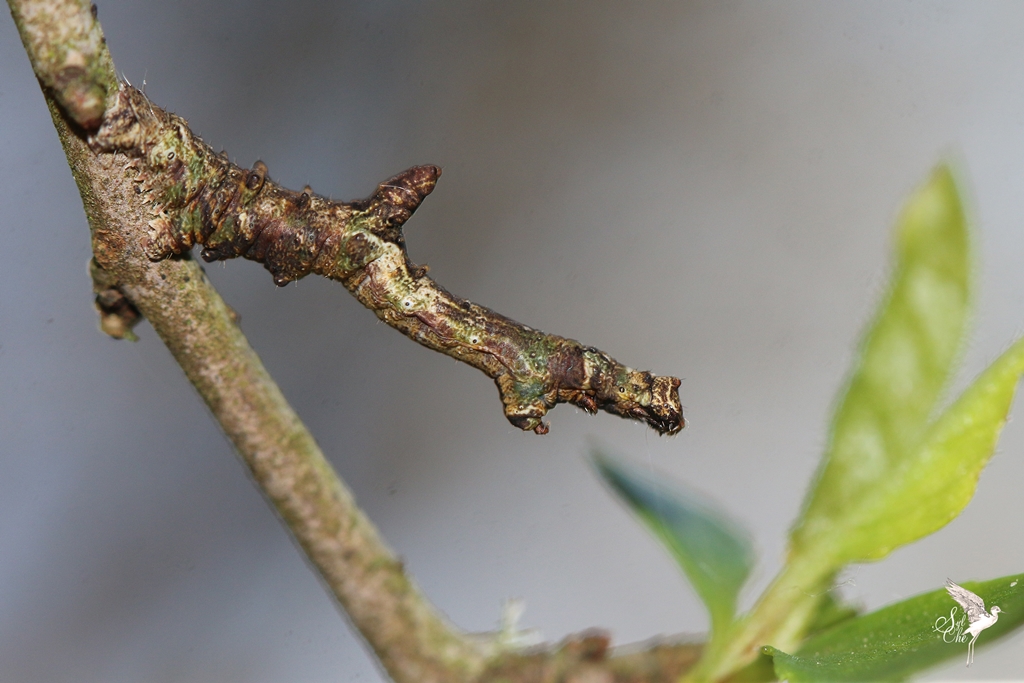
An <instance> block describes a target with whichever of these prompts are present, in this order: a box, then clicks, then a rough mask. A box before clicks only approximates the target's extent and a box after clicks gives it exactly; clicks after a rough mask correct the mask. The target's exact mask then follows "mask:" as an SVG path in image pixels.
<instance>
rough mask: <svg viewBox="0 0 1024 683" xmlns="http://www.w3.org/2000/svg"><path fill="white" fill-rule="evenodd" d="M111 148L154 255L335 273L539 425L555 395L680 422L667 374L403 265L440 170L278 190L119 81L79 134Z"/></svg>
mask: <svg viewBox="0 0 1024 683" xmlns="http://www.w3.org/2000/svg"><path fill="white" fill-rule="evenodd" d="M90 143H91V144H92V146H93V148H94V149H96V150H97V151H107V152H121V153H124V154H125V155H126V156H127V157H128V158H129V162H128V167H129V168H131V169H133V170H134V171H136V172H137V175H136V177H135V181H136V182H137V186H136V187H137V191H138V192H139V193H140V194H143V195H145V197H144V201H145V202H146V204H147V206H149V207H150V209H151V210H152V213H153V220H152V221H151V222H150V233H149V241H148V244H147V245H146V253H147V255H148V256H149V257H150V258H151V259H153V260H160V259H164V258H167V257H169V256H172V255H176V254H184V253H186V252H188V251H189V250H190V249H191V248H192V246H193V245H195V244H201V245H202V246H203V250H202V256H203V258H204V259H205V260H207V261H214V260H222V259H229V258H234V257H236V256H242V257H245V258H247V259H251V260H254V261H258V262H260V263H262V264H263V265H264V266H265V267H266V269H267V270H269V271H270V273H271V275H273V277H274V282H275V283H276V284H277V285H279V286H283V285H286V284H288V283H289V282H291V281H292V280H297V279H299V278H301V277H303V276H305V275H308V274H309V273H317V274H318V275H323V276H324V277H328V278H331V279H333V280H337V281H339V282H341V283H342V284H343V285H344V286H345V287H346V288H347V289H348V290H349V291H350V292H352V294H354V295H355V297H356V298H357V299H359V301H361V302H362V303H363V304H364V305H365V306H366V307H367V308H370V309H371V310H373V311H374V313H376V314H377V316H378V317H379V318H380V319H381V320H383V321H385V322H386V323H388V324H389V325H391V326H392V327H394V328H396V329H398V330H400V331H401V332H403V333H404V334H405V335H407V336H408V337H410V338H412V339H414V340H416V341H418V342H419V343H421V344H423V345H424V346H427V347H429V348H431V349H434V350H436V351H440V352H441V353H445V354H447V355H449V356H452V357H454V358H457V359H458V360H461V361H464V362H466V363H469V364H470V365H472V366H474V367H476V368H479V369H480V370H482V371H483V372H484V373H486V374H487V375H488V376H489V377H491V378H492V379H494V381H495V383H496V384H497V385H498V390H499V392H500V393H501V400H502V403H503V404H504V406H505V416H506V417H507V418H508V420H509V421H510V422H511V423H512V424H513V425H515V426H516V427H519V428H520V429H524V430H533V431H534V432H536V433H538V434H545V433H547V431H548V426H547V424H545V423H544V422H543V421H542V419H541V418H542V417H543V416H544V415H545V413H547V411H548V410H549V409H550V408H552V407H554V406H555V404H557V403H562V402H565V403H573V404H575V405H577V406H580V407H581V408H583V409H584V410H586V411H587V412H589V413H595V412H596V411H597V410H598V409H602V410H605V411H607V412H610V413H614V414H616V415H620V416H622V417H626V418H632V419H638V420H643V421H645V422H647V423H648V424H649V425H651V426H652V427H653V428H654V429H655V430H657V431H658V433H660V434H676V433H677V432H679V431H680V430H681V429H682V428H683V426H684V425H685V421H684V420H683V412H682V406H681V405H680V402H679V380H678V379H676V378H674V377H657V376H654V375H652V374H651V373H649V372H639V371H636V370H632V369H631V368H627V367H625V366H623V365H622V364H620V363H618V362H617V361H615V360H614V359H612V358H611V357H610V356H608V354H606V353H604V352H602V351H599V350H597V349H595V348H594V347H590V346H583V345H582V344H580V343H579V342H576V341H573V340H572V339H566V338H564V337H559V336H556V335H550V334H545V333H543V332H540V331H538V330H534V329H532V328H530V327H527V326H525V325H521V324H519V323H517V322H515V321H514V320H510V319H509V318H506V317H504V316H502V315H500V314H498V313H495V312H494V311H492V310H490V309H488V308H485V307H483V306H478V305H477V304H474V303H472V302H470V301H467V300H465V299H462V298H460V297H457V296H455V295H453V294H450V293H449V292H448V291H446V290H445V289H444V288H443V287H441V286H440V285H438V284H437V283H436V282H434V281H433V280H432V279H430V278H429V277H427V274H426V270H427V269H426V268H423V267H418V266H416V265H414V264H413V263H412V262H411V261H410V260H409V258H408V255H407V253H406V249H405V238H404V236H403V234H402V224H403V223H405V221H407V220H408V219H409V217H410V216H411V215H412V213H413V211H415V210H416V207H418V206H419V204H420V202H422V201H423V198H424V197H426V196H427V195H428V194H430V192H431V190H433V189H434V185H435V183H436V182H437V179H438V177H439V176H440V174H441V170H440V169H439V168H437V167H436V166H416V167H413V168H410V169H409V170H407V171H404V172H402V173H400V174H398V175H397V176H395V177H394V178H391V179H390V180H387V181H385V182H384V183H381V184H380V185H379V186H378V187H377V191H376V192H375V193H374V194H373V196H371V197H370V198H369V199H365V200H362V201H355V202H349V203H341V202H335V201H332V200H329V199H327V198H325V197H321V196H318V195H316V194H313V193H312V192H311V191H310V190H309V189H308V188H306V190H305V191H303V192H293V191H291V190H287V189H285V188H283V187H281V186H279V185H277V184H276V183H274V182H272V181H271V180H270V179H269V178H268V177H267V168H266V166H264V165H263V164H262V163H261V162H257V163H256V165H255V166H254V167H253V168H252V169H250V170H246V169H242V168H240V167H238V166H235V165H234V164H232V163H230V162H229V161H228V160H227V159H226V158H225V157H224V156H221V155H218V154H215V153H214V152H213V150H212V149H211V148H210V147H209V146H208V145H207V144H206V143H205V142H203V141H202V140H201V139H200V138H199V137H197V136H196V135H194V134H193V133H192V131H191V130H189V128H188V125H187V123H186V122H185V120H184V119H182V118H180V117H178V116H176V115H174V114H170V113H168V112H165V111H163V110H161V109H159V108H158V107H156V106H154V105H153V104H152V103H151V102H150V101H149V100H148V99H147V98H146V96H145V95H143V94H142V93H141V92H139V91H138V90H136V89H135V88H133V87H132V86H130V85H128V84H122V85H121V88H120V90H119V92H118V95H117V98H116V103H115V104H114V105H113V106H112V107H110V108H109V109H108V111H107V112H106V113H105V115H104V120H103V124H102V126H101V127H100V129H99V131H98V132H97V133H96V134H95V135H94V136H93V137H92V138H91V139H90Z"/></svg>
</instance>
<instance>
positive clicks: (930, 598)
mask: <svg viewBox="0 0 1024 683" xmlns="http://www.w3.org/2000/svg"><path fill="white" fill-rule="evenodd" d="M964 587H965V588H967V589H969V590H971V591H973V592H975V593H977V594H978V595H979V596H981V597H982V598H983V599H984V600H985V606H986V607H987V608H988V609H990V610H991V608H992V607H993V606H994V605H998V606H999V608H1000V609H1001V610H1003V612H1002V614H1000V615H999V621H997V622H996V623H995V625H994V626H991V627H989V628H988V629H986V630H985V631H983V632H982V633H981V635H980V636H979V637H978V642H977V645H981V646H984V645H988V644H989V643H992V642H994V641H995V640H997V639H999V638H1001V637H1002V636H1005V635H1006V634H1008V633H1010V632H1011V631H1013V630H1014V629H1016V628H1019V627H1020V626H1021V625H1022V624H1024V574H1018V575H1015V576H1006V577H1003V578H1001V579H994V580H992V581H985V582H981V583H975V582H970V583H965V584H964ZM963 616H964V614H963V610H962V609H961V608H960V607H959V606H958V605H957V604H956V603H955V602H954V601H953V599H952V598H951V597H949V594H948V593H946V590H945V589H939V590H936V591H932V592H930V593H924V594H922V595H918V596H916V597H913V598H910V599H909V600H905V601H903V602H900V603H897V604H895V605H890V606H888V607H885V608H883V609H880V610H878V611H877V612H872V613H871V614H867V615H864V616H862V617H857V618H855V619H851V620H848V621H845V622H843V623H842V624H841V625H839V626H837V627H835V628H833V629H830V630H829V631H826V632H825V633H822V634H821V635H819V636H817V637H814V638H811V639H810V640H808V641H807V642H805V643H804V644H803V645H802V646H801V647H800V650H799V651H798V652H797V653H796V654H795V655H790V654H786V653H785V652H782V651H781V650H777V649H775V648H773V647H767V648H765V652H766V653H768V654H770V655H771V656H772V657H773V658H774V660H775V673H776V675H777V676H778V677H779V680H789V681H790V682H791V683H797V682H798V681H894V680H902V679H903V678H906V677H907V676H909V675H910V674H913V673H915V672H918V671H921V670H922V669H926V668H928V667H931V666H934V665H936V664H939V663H940V662H943V661H945V660H947V659H951V658H959V657H962V658H963V660H964V663H966V661H967V642H966V641H964V642H955V640H956V639H955V635H956V633H955V630H956V629H955V628H954V630H952V631H949V632H947V633H945V634H943V633H942V631H941V629H944V628H946V627H948V625H949V623H950V618H951V617H952V619H953V620H954V621H959V620H962V619H963ZM964 630H966V629H964ZM967 639H968V640H970V636H968V638H967ZM979 656H980V655H979ZM976 659H977V658H976Z"/></svg>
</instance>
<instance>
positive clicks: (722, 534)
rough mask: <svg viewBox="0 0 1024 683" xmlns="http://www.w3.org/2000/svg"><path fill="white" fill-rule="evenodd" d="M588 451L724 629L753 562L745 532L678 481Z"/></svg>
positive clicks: (714, 624)
mask: <svg viewBox="0 0 1024 683" xmlns="http://www.w3.org/2000/svg"><path fill="white" fill-rule="evenodd" d="M592 454H593V459H594V464H595V465H596V467H597V471H598V473H600V475H601V476H602V478H604V480H605V481H606V482H607V483H608V485H609V486H611V488H612V490H613V491H615V492H616V493H617V494H619V495H620V496H621V497H622V498H623V500H625V501H626V503H628V504H629V506H630V507H631V508H632V509H633V510H634V511H635V512H636V513H637V514H638V515H639V516H640V519H642V520H643V521H644V523H645V524H647V526H648V527H650V529H651V531H653V532H654V535H655V536H657V537H658V539H660V540H661V542H662V543H664V544H665V546H666V547H667V548H668V550H669V551H670V552H671V553H672V555H673V557H675V559H676V561H677V562H679V565H680V566H681V567H682V568H683V571H684V572H685V573H686V576H687V578H689V580H690V583H691V584H693V587H694V589H695V590H696V591H697V595H699V596H700V598H701V600H703V601H704V604H705V605H706V606H707V608H708V612H709V613H710V614H711V631H712V634H717V633H724V632H725V630H726V627H727V626H728V625H729V624H730V623H731V622H732V618H733V615H734V614H735V612H736V598H737V596H738V594H739V591H740V588H742V587H743V583H744V581H746V579H747V576H748V575H749V574H750V569H751V567H752V566H753V561H754V552H753V550H752V548H751V542H750V536H749V534H748V533H747V532H746V531H744V530H743V529H742V528H741V527H740V526H739V525H737V524H736V523H735V522H732V521H731V520H730V519H728V517H727V516H726V515H725V513H724V512H722V511H721V510H720V509H718V508H717V507H715V506H714V505H713V504H711V503H710V502H709V501H707V500H704V499H702V498H701V497H700V496H698V495H697V494H696V493H694V492H692V491H688V490H686V489H684V488H683V487H682V486H681V485H679V484H676V483H673V484H672V485H671V486H670V485H668V484H667V483H666V481H665V478H664V477H661V476H658V477H655V476H653V474H652V473H650V472H647V471H644V470H642V469H640V468H639V467H635V466H633V465H630V464H628V463H626V462H625V461H624V460H619V459H616V458H612V457H610V456H608V455H606V454H603V453H601V452H599V451H597V450H594V451H593V453H592Z"/></svg>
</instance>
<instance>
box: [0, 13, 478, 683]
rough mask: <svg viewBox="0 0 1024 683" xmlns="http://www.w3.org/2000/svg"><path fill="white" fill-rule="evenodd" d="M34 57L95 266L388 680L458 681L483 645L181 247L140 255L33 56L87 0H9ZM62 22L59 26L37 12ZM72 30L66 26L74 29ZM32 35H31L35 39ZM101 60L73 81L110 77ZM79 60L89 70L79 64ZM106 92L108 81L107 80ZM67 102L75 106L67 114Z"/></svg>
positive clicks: (138, 242) (133, 227)
mask: <svg viewBox="0 0 1024 683" xmlns="http://www.w3.org/2000/svg"><path fill="white" fill-rule="evenodd" d="M10 4H11V9H12V14H13V16H14V18H15V21H16V23H17V24H18V28H19V31H20V33H21V35H22V40H23V42H24V43H25V45H26V50H27V52H28V54H29V57H30V58H31V59H32V61H33V67H34V68H35V70H36V73H37V74H43V75H41V76H40V81H41V82H42V84H43V91H44V93H45V94H46V96H47V102H48V104H49V106H50V111H51V114H52V115H53V120H54V125H55V126H56V128H57V132H58V134H59V135H60V139H61V143H62V144H63V145H64V150H65V152H66V154H67V157H68V162H69V164H70V166H71V169H72V172H73V173H74V175H75V180H76V181H77V183H78V187H79V191H80V192H81V195H82V201H83V203H84V205H85V209H86V214H87V216H88V218H89V225H90V227H91V230H92V236H93V253H94V261H95V265H94V268H93V270H94V273H96V274H97V278H98V279H99V280H102V281H104V282H102V284H103V285H104V287H103V289H104V291H109V290H111V289H116V290H117V291H119V292H121V293H123V295H124V296H126V297H127V298H128V299H129V300H130V301H131V303H132V304H133V305H134V307H135V308H137V309H138V311H139V312H141V313H142V315H144V316H145V317H146V318H147V319H148V320H149V321H150V323H151V324H152V325H153V328H154V330H156V332H157V334H158V335H159V336H160V338H161V339H162V340H163V341H164V343H165V344H166V345H167V347H168V349H170V351H171V353H172V354H173V355H174V358H175V360H176V361H177V362H178V364H179V365H181V367H182V369H183V370H184V371H185V374H186V375H187V376H188V379H189V381H191V382H192V384H193V385H194V386H195V387H196V389H197V390H198V391H199V393H200V395H201V396H202V397H203V399H204V400H205V401H206V403H207V405H208V406H209V407H210V410H211V411H212V412H213V415H214V417H215V418H216V419H217V421H218V422H219V423H220V425H221V427H222V428H223V430H224V431H225V433H226V434H227V435H228V437H229V438H230V439H231V441H232V443H234V445H235V447H236V448H237V450H238V452H239V453H240V454H241V456H242V458H243V460H244V461H245V463H246V465H247V466H248V468H249V470H250V472H251V473H252V476H253V478H254V480H255V481H256V483H257V484H258V485H259V487H260V489H261V490H262V491H263V493H264V494H265V495H266V497H267V499H268V500H269V501H270V503H271V504H272V505H273V507H274V509H275V510H276V511H277V513H278V514H279V515H280V517H281V519H282V520H283V521H284V523H285V524H286V525H287V526H288V529H289V530H290V531H291V532H292V534H293V535H294V536H295V538H296V540H297V541H298V544H299V546H300V547H301V548H302V549H303V551H304V552H305V553H306V555H307V557H308V558H309V560H310V562H311V563H312V564H313V566H314V567H315V568H316V570H317V572H318V573H319V574H320V576H321V577H322V579H323V581H324V583H325V584H326V585H327V587H328V588H329V589H330V591H331V592H332V593H333V595H334V596H335V597H336V598H337V600H338V601H339V602H340V603H341V605H342V606H343V607H344V608H345V611H346V612H347V613H348V615H349V617H350V619H351V620H352V623H353V624H354V625H355V626H356V627H357V628H358V629H359V631H360V632H361V633H362V634H363V636H364V637H365V638H366V640H367V642H368V643H369V644H370V646H371V647H372V648H373V650H374V652H376V654H377V656H378V657H379V658H380V661H381V663H382V664H383V666H384V667H385V669H386V670H387V671H388V672H389V674H390V675H391V676H392V677H393V678H394V679H395V680H397V681H409V682H414V681H436V682H438V683H442V682H448V681H469V680H472V679H474V678H475V677H476V676H477V674H478V673H479V672H480V671H481V670H482V668H483V666H484V662H485V660H484V654H483V652H482V650H481V648H480V647H479V646H478V645H476V644H475V643H473V642H471V641H470V640H468V639H465V638H463V637H462V636H461V635H460V633H459V632H458V631H457V630H456V629H454V628H453V627H451V626H450V625H449V624H448V623H447V622H446V620H445V619H443V618H442V616H441V615H440V614H438V612H437V611H436V610H434V609H433V607H432V606H431V605H430V604H429V603H428V601H427V600H426V599H425V598H424V597H423V596H422V594H421V593H420V591H419V590H418V589H417V588H416V587H415V586H414V585H413V583H412V582H411V581H410V580H409V578H408V577H407V576H406V574H405V572H404V571H403V569H402V565H401V562H400V561H399V560H398V559H397V558H396V557H395V555H394V553H392V552H391V550H390V549H389V548H387V546H386V545H385V544H384V543H383V542H382V540H381V539H380V537H379V535H378V534H377V530H376V529H375V528H374V526H373V524H372V523H371V522H370V521H369V519H367V517H366V516H365V515H364V514H363V513H362V512H361V511H360V510H359V508H358V507H356V505H355V502H354V500H353V498H352V494H351V493H350V492H349V491H348V490H347V489H346V488H345V486H344V485H343V484H342V482H341V481H340V480H339V479H338V477H337V475H336V474H335V473H334V471H333V469H332V468H331V466H330V464H329V463H328V462H327V460H326V459H325V458H324V456H323V454H322V453H321V451H320V449H319V447H318V446H317V444H316V442H315V441H314V440H313V437H312V436H311V435H310V434H309V432H308V431H307V430H306V428H305V426H304V425H303V424H302V422H301V421H300V420H299V418H298V416H296V415H295V413H294V412H293V411H292V409H291V407H290V406H289V405H288V404H287V402H286V401H285V399H284V396H283V395H282V394H281V392H280V390H279V389H278V387H277V386H276V385H275V384H274V382H273V380H272V379H271V378H270V376H269V375H268V374H267V372H266V370H265V369H264V367H263V364H262V363H261V362H260V360H259V358H258V357H257V355H256V353H255V352H254V351H253V350H252V348H251V347H250V346H249V344H248V342H247V341H246V339H245V337H244V336H243V335H242V333H241V331H240V330H239V328H238V327H237V325H235V323H234V322H233V320H232V316H231V313H230V310H229V309H228V307H227V306H226V305H225V304H224V302H223V301H222V300H221V298H220V296H219V295H218V294H217V292H216V291H215V290H214V289H213V287H212V286H211V285H210V282H209V280H207V278H206V276H205V275H204V273H203V272H202V270H201V269H200V268H199V266H198V264H196V263H195V262H194V261H192V260H191V259H188V258H177V259H168V260H165V261H161V262H159V263H154V262H152V261H150V259H149V258H148V257H147V255H146V253H145V252H144V251H143V249H142V245H143V244H144V242H145V241H146V239H147V230H148V223H149V220H150V219H151V218H152V216H151V215H150V213H149V209H148V207H147V206H145V204H144V201H143V197H142V196H141V195H139V194H138V193H137V191H136V189H137V185H136V183H135V182H134V179H135V173H134V172H133V171H130V170H128V169H126V168H125V165H126V162H127V159H126V158H125V157H124V156H123V155H121V154H113V153H96V152H94V151H92V150H91V149H90V148H89V146H88V144H87V142H86V140H85V139H83V137H82V136H81V135H80V130H79V129H80V128H86V124H87V123H90V122H91V119H90V118H88V116H91V114H88V113H87V114H86V116H87V118H85V119H80V118H74V117H76V116H77V115H78V113H79V112H78V110H77V109H64V108H62V106H59V105H58V101H57V97H56V94H55V92H54V91H53V90H52V89H51V88H50V87H49V86H48V85H47V84H49V83H52V82H54V79H53V78H49V77H47V76H46V74H47V69H48V68H51V66H52V65H54V64H57V65H59V64H60V61H59V60H56V61H55V60H52V59H38V58H37V57H38V56H39V55H49V54H52V53H54V52H55V51H56V52H59V51H60V50H58V49H56V48H50V49H48V48H47V46H46V44H45V40H66V41H67V42H68V44H72V45H75V44H80V43H81V42H82V41H83V40H85V39H86V38H87V37H88V36H95V35H101V34H100V28H99V25H98V24H97V23H96V22H95V20H94V17H93V15H92V12H91V11H90V6H89V5H88V3H83V2H77V1H75V0H64V1H63V2H56V1H50V2H27V1H21V2H17V1H14V0H12V1H11V3H10ZM51 20H52V21H56V22H66V24H64V26H65V29H66V30H64V31H56V30H54V29H53V27H52V25H50V24H45V23H44V25H43V26H42V27H39V26H37V25H36V24H35V23H33V22H35V21H43V22H50V21H51ZM76 30H77V31H79V33H77V34H76V33H75V31H76ZM41 41H42V42H41ZM100 45H101V47H100V53H101V54H100V55H99V56H98V62H99V63H103V64H105V65H106V70H104V71H103V72H102V73H100V74H99V76H100V77H99V78H97V80H96V81H95V82H93V83H91V84H90V83H80V84H79V85H78V86H77V90H78V91H86V92H91V91H94V90H95V91H96V92H100V91H102V90H103V88H104V84H109V83H115V82H116V81H115V76H114V72H113V66H112V64H111V62H110V59H109V55H108V54H107V51H106V46H105V44H103V42H102V41H101V42H100ZM83 73H85V74H96V70H95V69H89V68H87V69H85V70H84V71H83ZM113 92H114V94H115V95H116V93H117V90H116V88H115V89H114V91H113ZM66 116H70V117H72V118H71V120H69V119H68V118H66Z"/></svg>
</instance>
